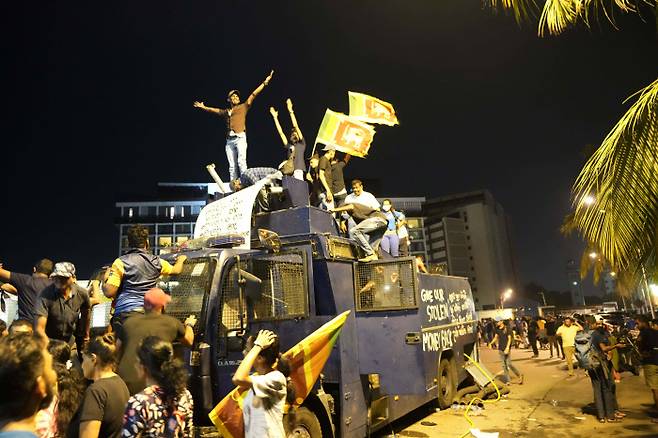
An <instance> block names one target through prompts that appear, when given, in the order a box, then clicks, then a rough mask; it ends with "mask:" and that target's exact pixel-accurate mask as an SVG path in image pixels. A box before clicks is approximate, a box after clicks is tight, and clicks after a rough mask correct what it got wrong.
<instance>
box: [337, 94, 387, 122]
mask: <svg viewBox="0 0 658 438" xmlns="http://www.w3.org/2000/svg"><path fill="white" fill-rule="evenodd" d="M347 94H348V96H349V99H350V117H352V118H354V119H356V120H360V121H362V122H368V123H379V124H382V125H388V126H393V125H399V122H398V117H397V116H396V115H395V110H394V109H393V105H391V104H390V103H388V102H385V101H383V100H381V99H377V98H376V97H372V96H368V95H367V94H362V93H355V92H353V91H348V92H347Z"/></svg>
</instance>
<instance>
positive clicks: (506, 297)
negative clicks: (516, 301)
mask: <svg viewBox="0 0 658 438" xmlns="http://www.w3.org/2000/svg"><path fill="white" fill-rule="evenodd" d="M513 293H514V291H513V290H512V289H507V290H506V291H505V293H504V294H503V298H504V299H506V300H509V299H510V298H512V294H513Z"/></svg>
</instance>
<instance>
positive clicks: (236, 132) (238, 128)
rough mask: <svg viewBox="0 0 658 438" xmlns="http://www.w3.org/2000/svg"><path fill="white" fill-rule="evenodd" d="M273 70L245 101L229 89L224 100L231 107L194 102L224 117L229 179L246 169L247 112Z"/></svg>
mask: <svg viewBox="0 0 658 438" xmlns="http://www.w3.org/2000/svg"><path fill="white" fill-rule="evenodd" d="M273 75H274V70H272V71H271V72H270V74H269V75H268V76H267V77H266V78H265V80H264V81H263V83H262V84H260V85H259V86H258V87H256V89H255V90H254V91H252V93H251V94H250V95H249V97H248V98H247V100H246V101H245V102H242V103H240V92H239V91H238V90H231V91H229V92H228V96H227V98H226V100H227V101H228V102H229V103H230V105H231V107H230V108H228V109H223V108H213V107H209V106H206V105H204V103H203V102H194V107H195V108H200V109H202V110H204V111H207V112H210V113H213V114H217V115H218V116H220V117H224V118H225V119H226V158H227V160H228V171H229V175H230V179H231V181H233V180H236V179H238V178H239V177H240V175H241V174H242V172H244V171H245V170H247V112H248V111H249V109H250V108H251V105H252V104H253V102H254V99H255V98H256V96H258V95H259V94H260V92H261V91H263V89H264V88H265V87H266V86H267V85H268V84H269V83H270V80H272V76H273Z"/></svg>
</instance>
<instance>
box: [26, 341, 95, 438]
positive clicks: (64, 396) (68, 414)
mask: <svg viewBox="0 0 658 438" xmlns="http://www.w3.org/2000/svg"><path fill="white" fill-rule="evenodd" d="M48 352H49V353H50V355H51V356H52V358H53V369H54V370H55V373H56V374H57V391H56V394H55V397H53V401H52V402H51V403H50V405H49V406H48V408H46V409H42V410H40V411H39V413H38V414H37V418H36V428H37V435H38V436H39V437H40V438H50V437H63V436H67V434H68V431H69V425H70V423H71V421H72V419H73V417H74V415H75V414H76V413H77V412H78V408H79V407H80V402H81V401H82V395H83V394H84V391H85V381H84V377H83V376H82V374H81V373H80V372H79V371H78V369H77V368H76V367H74V366H73V363H72V362H71V360H70V357H71V347H70V346H69V344H67V343H66V342H64V341H60V340H57V339H53V340H51V341H50V342H49V343H48ZM74 435H77V429H76V430H75V434H74Z"/></svg>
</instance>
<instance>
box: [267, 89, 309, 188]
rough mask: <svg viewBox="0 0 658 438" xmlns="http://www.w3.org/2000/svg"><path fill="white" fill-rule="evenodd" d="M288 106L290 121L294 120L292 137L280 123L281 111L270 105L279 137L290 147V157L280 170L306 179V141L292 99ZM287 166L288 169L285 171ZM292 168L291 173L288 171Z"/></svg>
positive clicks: (299, 178) (285, 145) (284, 145)
mask: <svg viewBox="0 0 658 438" xmlns="http://www.w3.org/2000/svg"><path fill="white" fill-rule="evenodd" d="M286 106H287V107H288V113H289V114H290V121H291V122H292V130H291V132H290V138H289V139H288V138H286V136H285V135H284V134H283V129H281V124H280V123H279V113H278V112H277V111H276V110H275V109H274V107H270V114H272V118H273V119H274V126H275V127H276V130H277V132H278V133H279V137H281V142H282V143H283V147H285V148H286V149H288V159H287V160H286V161H284V162H283V163H282V164H281V166H279V170H281V172H283V174H284V175H292V176H293V177H294V178H296V179H298V180H300V181H304V171H305V170H306V166H305V165H304V152H305V151H306V141H305V140H304V136H303V135H302V131H301V129H299V124H298V123H297V117H295V111H293V108H292V100H290V99H287V100H286ZM284 168H286V171H284ZM288 170H290V173H288Z"/></svg>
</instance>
